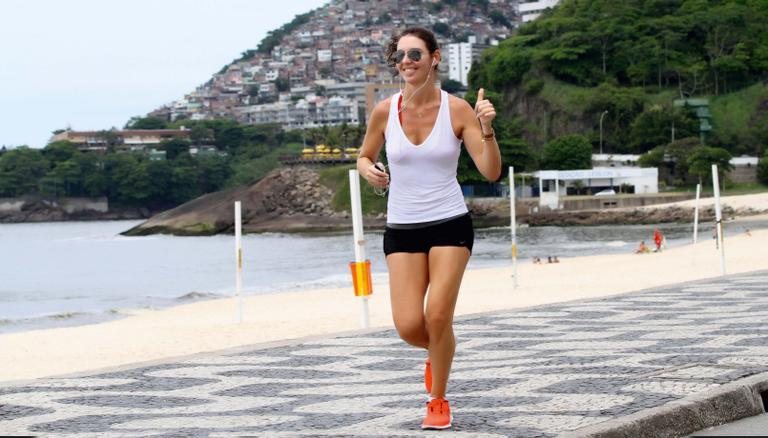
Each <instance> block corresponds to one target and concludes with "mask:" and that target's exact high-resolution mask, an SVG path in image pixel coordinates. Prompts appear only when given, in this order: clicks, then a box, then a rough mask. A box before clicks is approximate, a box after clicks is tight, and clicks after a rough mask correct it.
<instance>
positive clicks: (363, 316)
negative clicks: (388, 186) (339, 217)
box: [349, 169, 370, 328]
mask: <svg viewBox="0 0 768 438" xmlns="http://www.w3.org/2000/svg"><path fill="white" fill-rule="evenodd" d="M349 195H350V199H351V201H352V231H353V232H354V238H355V261H356V262H358V263H362V262H364V261H365V236H364V235H363V208H362V204H361V202H360V176H359V174H358V172H357V170H354V169H352V170H350V171H349ZM360 298H362V300H361V302H360V303H361V307H360V324H361V325H362V327H363V328H368V326H369V325H370V318H369V316H368V297H366V296H363V297H360Z"/></svg>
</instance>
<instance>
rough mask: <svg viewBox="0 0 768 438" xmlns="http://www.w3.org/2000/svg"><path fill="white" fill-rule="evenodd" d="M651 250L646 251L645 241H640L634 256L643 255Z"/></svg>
mask: <svg viewBox="0 0 768 438" xmlns="http://www.w3.org/2000/svg"><path fill="white" fill-rule="evenodd" d="M650 251H651V250H650V249H648V246H646V244H645V240H641V241H640V245H638V246H637V250H636V251H635V253H636V254H645V253H647V252H650Z"/></svg>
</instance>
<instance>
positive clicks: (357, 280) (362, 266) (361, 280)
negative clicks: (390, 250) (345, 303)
mask: <svg viewBox="0 0 768 438" xmlns="http://www.w3.org/2000/svg"><path fill="white" fill-rule="evenodd" d="M349 270H350V271H351V272H352V285H353V286H354V287H355V296H356V297H367V296H368V295H370V294H372V293H373V282H372V281H371V261H370V260H366V261H364V262H349Z"/></svg>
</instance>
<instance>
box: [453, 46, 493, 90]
mask: <svg viewBox="0 0 768 438" xmlns="http://www.w3.org/2000/svg"><path fill="white" fill-rule="evenodd" d="M488 47H489V46H488V45H486V44H477V38H476V37H474V36H470V37H469V38H468V41H467V42H466V43H451V44H448V78H449V79H452V80H454V81H459V82H461V84H462V85H464V86H465V87H466V86H467V85H468V82H467V75H468V74H469V69H470V68H472V63H473V62H474V61H477V60H478V59H480V55H481V54H482V53H483V50H485V49H487V48H488Z"/></svg>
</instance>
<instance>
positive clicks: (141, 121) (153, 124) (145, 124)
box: [125, 117, 168, 129]
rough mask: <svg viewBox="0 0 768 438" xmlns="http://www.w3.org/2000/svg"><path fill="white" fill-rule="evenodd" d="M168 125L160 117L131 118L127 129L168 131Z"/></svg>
mask: <svg viewBox="0 0 768 438" xmlns="http://www.w3.org/2000/svg"><path fill="white" fill-rule="evenodd" d="M167 127H168V123H166V121H165V120H163V119H161V118H159V117H131V119H130V120H129V121H128V123H126V124H125V129H166V128H167Z"/></svg>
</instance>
